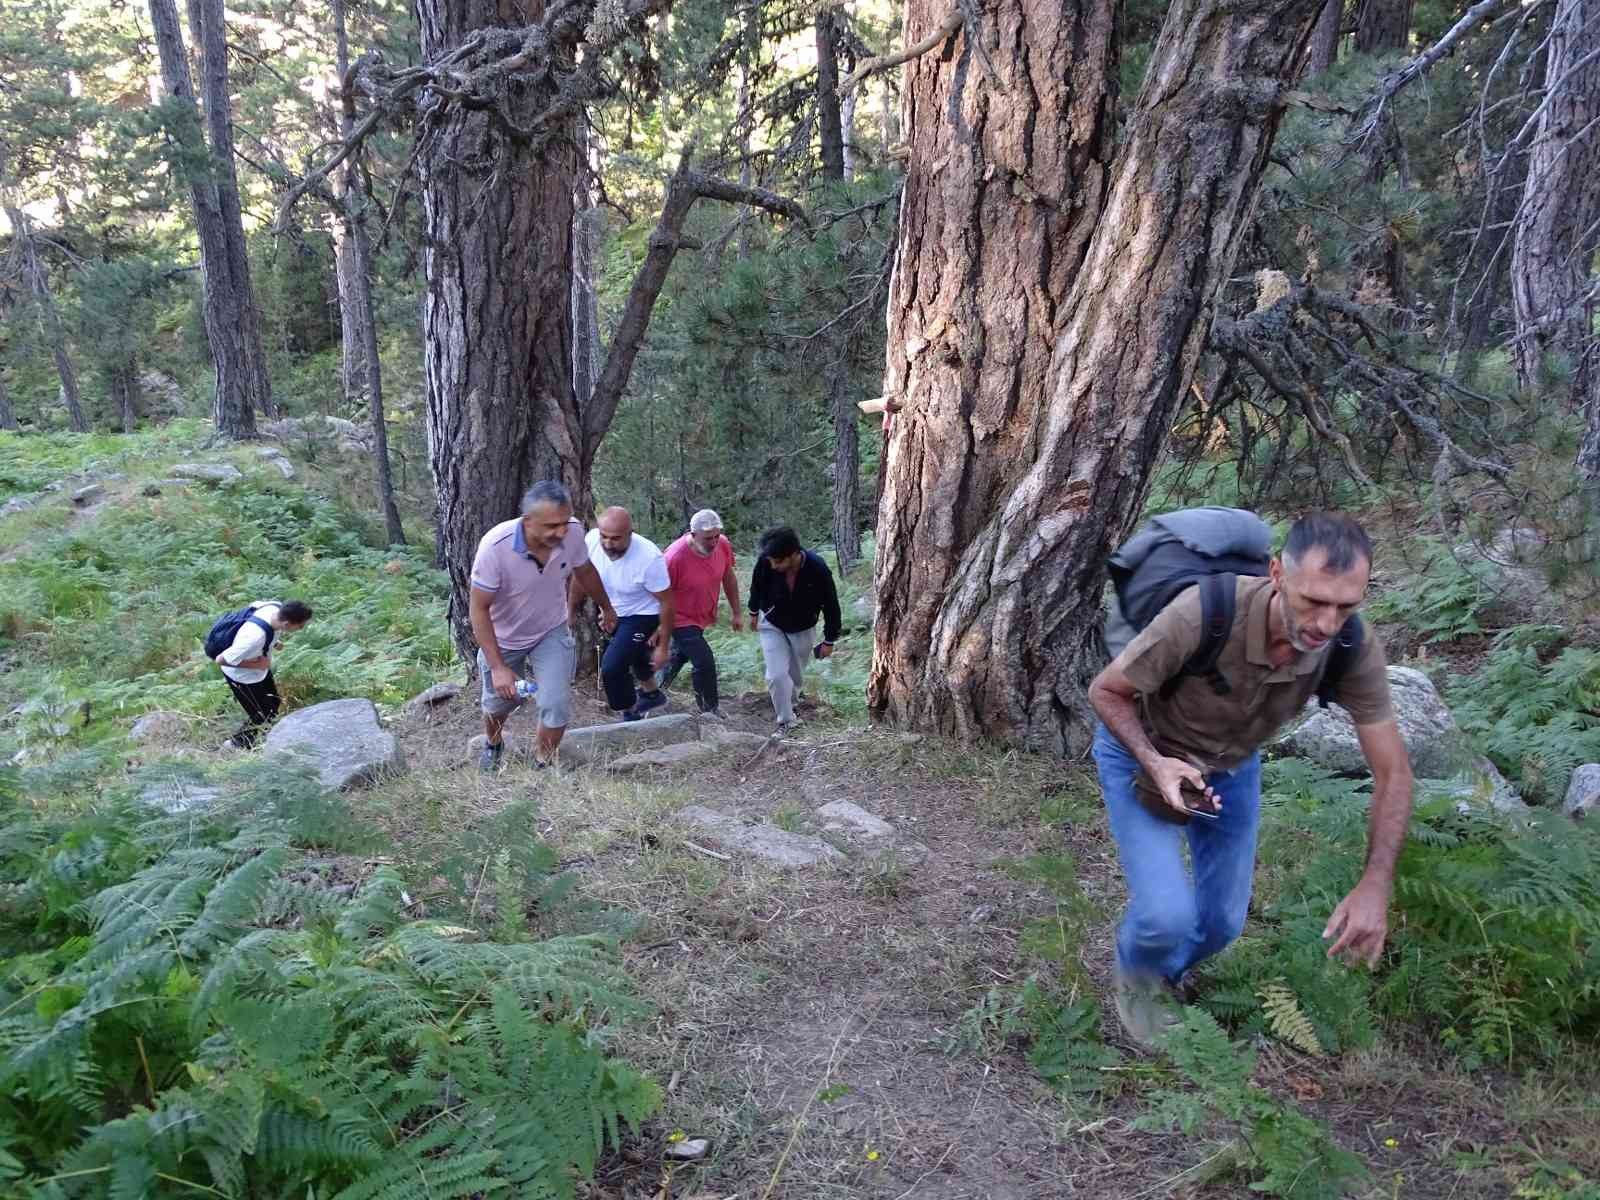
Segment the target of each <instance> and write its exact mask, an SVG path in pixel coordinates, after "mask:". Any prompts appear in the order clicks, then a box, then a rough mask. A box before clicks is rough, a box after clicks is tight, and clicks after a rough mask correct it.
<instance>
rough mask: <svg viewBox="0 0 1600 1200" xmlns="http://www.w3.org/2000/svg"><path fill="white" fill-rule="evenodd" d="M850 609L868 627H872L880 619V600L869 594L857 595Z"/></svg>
mask: <svg viewBox="0 0 1600 1200" xmlns="http://www.w3.org/2000/svg"><path fill="white" fill-rule="evenodd" d="M850 611H851V612H852V613H854V614H855V617H856V620H858V621H860V622H861V624H862V625H864V626H866V628H868V629H871V628H872V627H873V625H874V624H876V623H877V620H878V602H877V601H876V600H875V599H874V598H873V597H872V596H871V595H870V594H869V595H863V596H857V597H856V598H855V602H854V603H853V604H851V605H850Z"/></svg>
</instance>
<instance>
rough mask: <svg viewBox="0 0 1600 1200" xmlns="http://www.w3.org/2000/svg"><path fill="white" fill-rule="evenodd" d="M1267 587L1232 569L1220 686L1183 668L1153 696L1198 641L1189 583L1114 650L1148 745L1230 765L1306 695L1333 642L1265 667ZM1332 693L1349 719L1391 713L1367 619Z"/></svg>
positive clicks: (1364, 721) (1194, 594)
mask: <svg viewBox="0 0 1600 1200" xmlns="http://www.w3.org/2000/svg"><path fill="white" fill-rule="evenodd" d="M1275 593H1276V588H1274V587H1273V584H1272V580H1271V579H1269V578H1264V577H1260V576H1252V575H1241V576H1240V577H1239V580H1238V591H1237V592H1236V596H1237V602H1236V605H1235V608H1234V615H1233V629H1232V630H1231V632H1230V633H1229V634H1228V640H1227V642H1226V644H1224V646H1223V647H1222V652H1221V653H1220V654H1219V655H1218V656H1217V670H1218V671H1219V672H1221V674H1222V677H1223V678H1224V679H1226V680H1227V681H1228V685H1229V690H1228V692H1227V694H1225V695H1219V694H1218V693H1217V692H1216V691H1215V690H1214V689H1213V688H1212V686H1211V682H1210V680H1208V679H1206V678H1204V677H1202V676H1186V677H1185V678H1184V679H1183V680H1182V682H1180V683H1179V684H1178V687H1177V689H1176V690H1175V691H1174V692H1173V693H1172V695H1171V696H1170V697H1168V698H1166V699H1163V698H1162V697H1161V695H1160V691H1161V686H1162V685H1163V684H1164V683H1166V682H1167V680H1169V679H1171V678H1172V677H1173V676H1174V675H1177V674H1178V672H1179V671H1180V670H1181V669H1182V667H1183V664H1184V663H1186V662H1187V661H1189V659H1190V657H1191V656H1193V654H1194V652H1195V651H1196V650H1198V649H1199V648H1200V642H1201V638H1202V636H1203V634H1204V630H1203V628H1202V622H1201V611H1200V589H1199V588H1198V587H1191V588H1187V589H1185V590H1184V591H1183V592H1181V593H1179V595H1178V596H1177V598H1176V599H1174V600H1173V601H1172V603H1171V604H1169V605H1167V607H1166V608H1164V609H1162V610H1161V612H1160V613H1159V614H1158V615H1157V617H1156V619H1155V620H1153V621H1151V622H1150V624H1149V625H1147V626H1146V627H1145V628H1144V630H1143V632H1141V633H1140V634H1139V636H1137V637H1136V638H1134V639H1133V641H1131V642H1130V643H1128V646H1127V648H1126V649H1125V650H1123V652H1122V653H1121V654H1120V655H1118V656H1117V666H1118V667H1119V668H1121V670H1122V673H1123V674H1124V675H1126V676H1127V677H1128V679H1129V681H1130V682H1131V683H1132V684H1133V686H1134V687H1136V688H1137V689H1138V690H1139V693H1140V709H1141V716H1142V719H1143V724H1144V729H1145V732H1146V733H1147V734H1149V735H1150V740H1151V742H1152V743H1153V744H1154V745H1155V747H1156V749H1157V750H1159V751H1161V752H1162V753H1163V754H1167V755H1171V756H1173V757H1176V758H1188V759H1191V760H1193V761H1194V763H1195V765H1196V766H1199V767H1201V768H1202V769H1204V770H1208V771H1209V770H1226V769H1228V768H1230V767H1235V766H1238V764H1239V763H1241V762H1243V761H1244V760H1245V759H1247V758H1249V757H1250V755H1251V754H1253V753H1255V751H1256V749H1257V748H1258V747H1260V746H1261V745H1262V744H1263V743H1264V742H1266V741H1268V740H1269V739H1270V738H1271V737H1272V736H1273V735H1274V734H1276V733H1277V732H1278V730H1279V729H1280V728H1282V727H1283V725H1284V724H1286V723H1287V722H1288V721H1290V720H1291V719H1293V717H1294V716H1295V714H1297V713H1298V712H1299V711H1300V710H1301V709H1302V708H1303V707H1305V703H1306V701H1307V700H1309V699H1310V698H1311V697H1312V695H1313V694H1315V692H1316V690H1317V684H1318V683H1319V682H1321V680H1322V670H1323V667H1324V665H1325V664H1326V662H1327V658H1328V655H1329V654H1330V653H1332V651H1333V643H1332V642H1331V641H1330V642H1329V643H1328V645H1326V646H1324V647H1322V649H1320V650H1315V651H1312V652H1309V653H1301V652H1299V651H1296V652H1295V655H1294V657H1293V658H1291V659H1290V660H1289V661H1288V662H1287V663H1285V664H1284V665H1283V666H1281V667H1274V666H1273V665H1272V660H1271V658H1270V657H1269V656H1268V653H1267V630H1268V617H1269V616H1270V613H1271V609H1272V597H1273V596H1274V594H1275ZM1333 699H1334V700H1335V701H1337V702H1338V704H1339V705H1340V706H1341V707H1342V708H1344V709H1345V710H1346V711H1347V712H1348V713H1349V714H1350V717H1351V719H1352V720H1353V721H1354V722H1355V723H1356V724H1357V725H1374V724H1378V723H1379V722H1382V721H1389V720H1393V719H1394V706H1393V704H1392V702H1391V701H1390V699H1389V678H1388V675H1387V674H1386V671H1385V665H1384V657H1383V645H1382V643H1381V642H1379V640H1378V638H1377V636H1376V635H1375V634H1374V633H1373V631H1372V627H1371V626H1370V625H1369V626H1368V627H1367V630H1366V636H1365V637H1364V638H1363V639H1362V643H1361V653H1360V654H1359V655H1358V656H1357V658H1356V661H1355V662H1354V663H1352V664H1351V665H1350V669H1349V670H1348V671H1346V672H1345V675H1344V678H1342V679H1341V680H1340V681H1339V684H1338V687H1337V690H1336V691H1335V692H1334V696H1333Z"/></svg>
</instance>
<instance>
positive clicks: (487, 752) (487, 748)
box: [478, 742, 506, 775]
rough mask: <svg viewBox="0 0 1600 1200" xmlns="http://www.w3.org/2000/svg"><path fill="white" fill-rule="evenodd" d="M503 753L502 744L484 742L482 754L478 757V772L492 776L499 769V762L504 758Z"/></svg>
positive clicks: (504, 749)
mask: <svg viewBox="0 0 1600 1200" xmlns="http://www.w3.org/2000/svg"><path fill="white" fill-rule="evenodd" d="M505 752H506V744H505V743H504V742H485V743H484V744H483V753H482V754H480V755H478V770H480V771H482V772H483V773H484V774H485V775H493V774H494V773H495V772H496V771H498V770H499V769H500V760H501V759H502V758H503V757H504V756H505Z"/></svg>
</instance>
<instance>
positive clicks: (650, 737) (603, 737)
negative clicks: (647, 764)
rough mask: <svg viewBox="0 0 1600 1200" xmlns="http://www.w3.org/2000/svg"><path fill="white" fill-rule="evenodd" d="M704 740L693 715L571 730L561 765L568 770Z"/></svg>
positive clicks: (675, 715)
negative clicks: (567, 767)
mask: <svg viewBox="0 0 1600 1200" xmlns="http://www.w3.org/2000/svg"><path fill="white" fill-rule="evenodd" d="M699 738H700V721H699V719H698V718H697V717H695V716H694V715H693V714H691V713H672V714H670V715H668V716H665V717H650V718H648V719H646V720H643V721H618V722H616V723H615V724H611V725H585V726H584V727H582V728H581V729H569V730H567V735H566V737H564V738H562V739H561V761H562V762H563V763H565V764H566V765H568V766H580V767H581V766H587V765H588V764H590V763H593V762H600V761H605V760H607V759H612V758H618V757H621V756H622V755H625V754H637V753H638V752H639V751H641V750H653V749H655V748H656V747H657V746H671V745H673V744H675V743H677V742H693V741H698V740H699Z"/></svg>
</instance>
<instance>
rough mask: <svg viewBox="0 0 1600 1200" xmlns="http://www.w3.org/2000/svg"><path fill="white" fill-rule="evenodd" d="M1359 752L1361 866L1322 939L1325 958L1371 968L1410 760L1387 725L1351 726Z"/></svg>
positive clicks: (1402, 819)
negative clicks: (1366, 770) (1368, 799)
mask: <svg viewBox="0 0 1600 1200" xmlns="http://www.w3.org/2000/svg"><path fill="white" fill-rule="evenodd" d="M1356 738H1357V740H1358V741H1359V742H1360V743H1361V753H1362V755H1363V756H1364V757H1365V758H1366V760H1367V765H1368V766H1369V767H1371V768H1372V814H1371V816H1370V818H1369V819H1368V827H1367V865H1366V869H1365V870H1364V871H1362V873H1361V880H1360V882H1358V883H1357V884H1356V886H1355V887H1354V888H1352V889H1351V891H1350V894H1349V895H1348V896H1346V897H1345V898H1344V899H1343V900H1341V901H1340V902H1339V906H1338V907H1337V908H1335V909H1334V910H1333V915H1332V916H1331V917H1329V918H1328V927H1327V929H1325V930H1324V931H1323V935H1322V936H1323V937H1325V938H1328V937H1332V938H1334V939H1335V940H1334V942H1333V944H1332V945H1331V946H1329V947H1328V954H1329V955H1330V956H1332V955H1335V954H1341V955H1344V956H1346V957H1347V958H1350V959H1352V960H1360V961H1364V962H1366V963H1368V964H1369V965H1370V964H1373V963H1376V962H1377V961H1378V956H1379V955H1380V954H1382V953H1383V945H1384V942H1385V941H1386V940H1387V939H1388V936H1389V898H1390V896H1391V895H1392V893H1393V891H1394V871H1395V864H1396V863H1397V862H1398V861H1399V858H1400V851H1401V849H1402V848H1403V847H1404V846H1405V841H1406V829H1407V828H1408V827H1409V826H1410V824H1411V759H1410V757H1409V756H1408V755H1407V753H1406V745H1405V741H1404V740H1403V739H1402V738H1401V737H1400V727H1399V726H1398V725H1397V724H1396V723H1395V722H1393V721H1383V722H1380V723H1378V724H1376V725H1357V726H1356Z"/></svg>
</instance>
